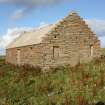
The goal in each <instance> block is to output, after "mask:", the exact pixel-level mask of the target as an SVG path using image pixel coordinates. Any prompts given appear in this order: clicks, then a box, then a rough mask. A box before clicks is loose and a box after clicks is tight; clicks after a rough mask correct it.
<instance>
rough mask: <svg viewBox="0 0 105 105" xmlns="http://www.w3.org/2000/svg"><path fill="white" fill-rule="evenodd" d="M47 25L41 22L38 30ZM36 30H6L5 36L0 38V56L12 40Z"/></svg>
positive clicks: (24, 28) (29, 28) (22, 28)
mask: <svg viewBox="0 0 105 105" xmlns="http://www.w3.org/2000/svg"><path fill="white" fill-rule="evenodd" d="M46 25H48V24H46V23H45V22H41V23H40V24H39V27H38V28H41V27H44V26H46ZM35 29H36V28H33V27H21V28H10V29H8V30H7V32H6V34H4V35H2V36H1V37H0V55H2V54H5V48H6V46H8V44H10V43H11V42H12V41H13V40H15V39H16V38H17V37H19V36H20V35H22V33H23V32H24V31H25V32H29V31H32V30H35Z"/></svg>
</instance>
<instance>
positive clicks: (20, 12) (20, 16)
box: [11, 9, 24, 20]
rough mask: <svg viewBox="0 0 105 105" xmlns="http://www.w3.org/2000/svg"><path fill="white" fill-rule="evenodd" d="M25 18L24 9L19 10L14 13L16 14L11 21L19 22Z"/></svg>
mask: <svg viewBox="0 0 105 105" xmlns="http://www.w3.org/2000/svg"><path fill="white" fill-rule="evenodd" d="M23 16H24V9H19V10H16V11H14V13H13V14H12V16H11V19H13V20H17V19H20V18H22V17H23Z"/></svg>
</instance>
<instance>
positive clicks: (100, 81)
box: [0, 59, 105, 105]
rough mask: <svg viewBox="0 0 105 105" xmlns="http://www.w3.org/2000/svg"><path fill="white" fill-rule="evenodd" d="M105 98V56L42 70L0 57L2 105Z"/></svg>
mask: <svg viewBox="0 0 105 105" xmlns="http://www.w3.org/2000/svg"><path fill="white" fill-rule="evenodd" d="M97 101H103V102H105V60H104V59H99V60H95V61H92V62H91V63H89V64H81V65H77V66H76V67H70V66H68V65H67V66H65V67H57V68H55V69H52V71H51V72H48V73H42V72H41V69H40V68H38V67H36V68H32V67H28V66H27V65H26V66H24V67H21V68H20V67H15V66H13V65H9V64H5V61H4V60H3V59H1V60H0V105H93V103H96V102H97Z"/></svg>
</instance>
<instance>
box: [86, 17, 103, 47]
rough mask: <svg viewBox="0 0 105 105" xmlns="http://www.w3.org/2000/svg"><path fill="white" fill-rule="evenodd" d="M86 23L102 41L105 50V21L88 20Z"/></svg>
mask: <svg viewBox="0 0 105 105" xmlns="http://www.w3.org/2000/svg"><path fill="white" fill-rule="evenodd" d="M86 22H87V24H88V25H89V27H91V28H92V30H93V31H94V32H95V33H96V35H97V36H98V38H99V39H100V41H101V47H104V48H105V20H97V19H88V20H86Z"/></svg>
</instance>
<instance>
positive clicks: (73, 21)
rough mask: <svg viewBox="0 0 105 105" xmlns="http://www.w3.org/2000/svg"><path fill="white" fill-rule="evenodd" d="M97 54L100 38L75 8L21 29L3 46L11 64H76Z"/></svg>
mask: <svg viewBox="0 0 105 105" xmlns="http://www.w3.org/2000/svg"><path fill="white" fill-rule="evenodd" d="M97 57H100V41H99V40H98V38H97V37H96V34H95V33H94V32H93V31H92V30H91V29H90V28H89V27H88V25H87V24H86V23H85V21H84V20H83V19H82V18H81V17H80V16H79V15H78V14H77V13H76V12H71V13H70V14H69V15H68V16H66V17H65V18H63V19H62V20H60V21H58V22H57V23H55V24H51V25H47V26H45V27H42V28H38V29H35V30H33V31H31V32H24V33H23V34H22V35H21V36H20V37H18V38H17V39H15V40H14V41H13V42H12V43H11V44H10V45H8V47H7V48H6V62H8V63H10V64H14V65H24V64H29V65H33V66H41V67H50V66H60V65H65V64H70V65H76V64H77V63H84V62H89V61H91V60H92V59H93V58H97Z"/></svg>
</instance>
